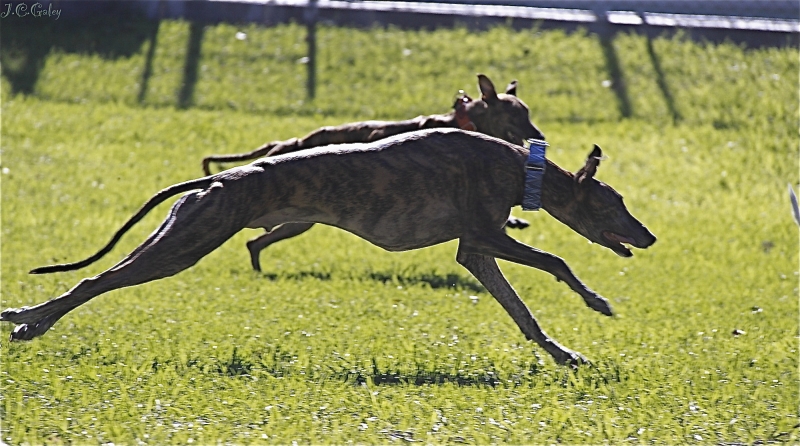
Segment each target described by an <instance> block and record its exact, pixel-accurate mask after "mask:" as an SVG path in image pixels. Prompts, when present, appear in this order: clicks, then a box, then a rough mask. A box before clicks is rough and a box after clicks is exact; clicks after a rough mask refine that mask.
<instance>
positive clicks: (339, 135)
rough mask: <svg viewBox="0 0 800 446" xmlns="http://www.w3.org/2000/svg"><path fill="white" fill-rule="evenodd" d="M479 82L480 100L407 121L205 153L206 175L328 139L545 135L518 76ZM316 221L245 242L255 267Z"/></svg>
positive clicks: (519, 140)
mask: <svg viewBox="0 0 800 446" xmlns="http://www.w3.org/2000/svg"><path fill="white" fill-rule="evenodd" d="M478 87H479V88H480V91H481V99H479V100H472V99H471V98H470V97H469V96H467V95H466V94H461V95H460V96H459V97H458V98H457V99H456V102H455V104H454V105H453V111H452V112H450V113H447V114H444V115H430V116H418V117H416V118H414V119H409V120H406V121H393V122H392V121H364V122H354V123H350V124H344V125H340V126H336V127H323V128H321V129H318V130H315V131H313V132H311V133H309V134H308V135H306V136H305V137H303V138H301V139H297V138H292V139H289V140H287V141H274V142H270V143H267V144H264V145H262V146H261V147H259V148H257V149H255V150H253V151H251V152H247V153H241V154H236V155H212V156H209V157H206V158H204V159H203V171H204V172H205V174H206V175H211V168H210V164H211V163H212V162H215V163H219V162H236V161H249V160H254V159H257V158H261V157H262V156H274V155H279V154H282V153H289V152H294V151H297V150H302V149H310V148H313V147H319V146H325V145H329V144H343V143H354V142H372V141H377V140H379V139H382V138H386V137H389V136H394V135H398V134H401V133H405V132H410V131H414V130H420V129H429V128H461V129H462V130H471V131H476V132H480V133H484V134H487V135H489V136H494V137H496V138H500V139H503V140H506V141H508V142H510V143H513V144H517V145H520V146H521V145H523V142H524V141H525V140H526V139H528V138H534V139H541V140H544V135H543V134H542V132H541V131H540V130H539V129H538V128H537V127H536V126H535V125H534V124H533V123H532V122H531V121H530V118H529V113H528V107H527V106H526V105H525V103H524V102H522V101H521V100H520V99H519V98H517V96H516V95H517V81H516V80H514V81H511V83H510V84H508V87H506V92H505V94H502V93H501V94H498V93H497V92H496V91H495V87H494V84H493V83H492V81H491V80H490V79H489V78H488V77H486V76H484V75H483V74H479V75H478ZM312 226H314V224H313V223H287V224H285V225H281V226H278V227H276V228H274V229H273V230H272V231H270V232H268V233H266V234H264V235H262V236H260V237H257V238H254V239H253V240H250V241H249V242H247V250H248V251H249V252H250V263H251V265H252V266H253V269H255V270H256V271H261V262H260V259H259V254H260V253H261V251H263V250H264V249H266V248H267V247H268V246H269V245H271V244H273V243H275V242H279V241H281V240H285V239H287V238H291V237H294V236H297V235H300V234H302V233H304V232H306V231H308V230H309V229H311V227H312ZM527 226H528V222H527V221H525V220H523V219H521V218H516V217H511V216H509V218H508V221H507V222H506V227H507V228H516V229H523V228H526V227H527Z"/></svg>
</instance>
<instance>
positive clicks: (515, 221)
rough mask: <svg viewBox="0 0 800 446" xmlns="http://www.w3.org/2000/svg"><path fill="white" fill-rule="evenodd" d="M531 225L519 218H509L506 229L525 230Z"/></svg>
mask: <svg viewBox="0 0 800 446" xmlns="http://www.w3.org/2000/svg"><path fill="white" fill-rule="evenodd" d="M530 225H531V224H530V223H528V221H527V220H523V219H521V218H517V217H508V220H506V227H507V228H511V229H525V228H527V227H528V226H530Z"/></svg>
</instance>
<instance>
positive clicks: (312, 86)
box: [303, 0, 319, 100]
mask: <svg viewBox="0 0 800 446" xmlns="http://www.w3.org/2000/svg"><path fill="white" fill-rule="evenodd" d="M317 6H318V5H317V0H308V5H306V9H305V11H304V12H303V18H304V19H305V22H306V43H307V44H308V62H307V63H306V68H307V69H308V77H307V79H306V92H307V94H308V99H309V100H313V99H314V95H315V93H316V91H315V90H316V86H317V16H318V13H319V8H318V7H317Z"/></svg>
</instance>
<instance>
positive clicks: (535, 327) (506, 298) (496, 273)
mask: <svg viewBox="0 0 800 446" xmlns="http://www.w3.org/2000/svg"><path fill="white" fill-rule="evenodd" d="M456 260H457V261H458V263H460V264H461V265H463V266H464V267H465V268H466V269H467V270H468V271H469V272H470V273H472V275H473V276H475V277H476V278H477V279H478V280H479V281H480V282H481V284H483V286H485V287H486V289H487V290H488V291H489V293H491V294H492V296H494V298H495V299H497V301H498V302H499V303H500V305H502V306H503V308H504V309H505V310H506V312H508V314H509V315H510V316H511V318H512V319H514V322H516V323H517V326H518V327H519V328H520V330H522V333H523V334H524V335H525V337H526V338H528V339H529V340H532V341H535V342H536V343H537V344H539V345H540V346H541V347H542V348H543V349H545V350H546V351H547V353H550V355H551V356H552V357H553V359H555V361H556V362H557V363H559V364H573V365H574V364H578V363H581V362H588V361H587V359H586V358H584V357H583V356H582V355H581V354H580V353H578V352H575V351H572V350H570V349H568V348H566V347H564V346H562V345H561V344H559V343H558V342H556V341H555V340H554V339H552V338H550V337H549V336H547V334H546V333H545V332H544V331H542V329H541V328H540V327H539V323H538V322H537V321H536V318H534V317H533V314H532V313H531V311H530V310H529V309H528V307H527V306H526V305H525V303H524V302H523V301H522V299H520V298H519V295H517V292H516V291H514V288H512V287H511V285H510V284H509V283H508V281H507V280H506V279H505V277H503V273H501V272H500V268H498V266H497V262H496V261H495V259H494V258H493V257H489V256H485V255H481V254H468V253H465V252H463V251H462V250H461V249H459V250H458V255H457V256H456Z"/></svg>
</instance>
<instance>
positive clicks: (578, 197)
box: [542, 145, 656, 257]
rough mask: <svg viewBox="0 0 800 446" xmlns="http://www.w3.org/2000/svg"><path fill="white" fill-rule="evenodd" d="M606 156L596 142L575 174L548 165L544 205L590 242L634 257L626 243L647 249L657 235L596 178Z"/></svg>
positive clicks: (543, 195)
mask: <svg viewBox="0 0 800 446" xmlns="http://www.w3.org/2000/svg"><path fill="white" fill-rule="evenodd" d="M602 156H603V152H602V150H601V149H600V147H599V146H597V145H595V146H594V149H593V150H592V152H591V153H590V154H589V157H588V158H587V159H586V164H585V165H584V166H583V167H581V168H580V169H579V170H578V171H577V172H575V173H574V174H570V173H569V172H564V171H561V170H560V169H558V167H556V166H555V165H554V164H552V163H550V164H548V166H547V169H546V170H545V181H544V182H543V191H542V203H543V207H544V208H545V210H547V212H548V213H550V214H551V215H552V216H553V217H555V218H556V219H557V220H559V221H560V222H562V223H564V224H565V225H567V226H569V227H570V228H572V230H574V231H575V232H577V233H578V234H580V235H582V236H584V237H586V238H587V239H589V240H590V241H592V242H594V243H597V244H598V245H602V246H605V247H606V248H608V249H610V250H612V251H614V252H615V253H616V254H617V255H619V256H621V257H630V256H632V255H633V253H632V252H631V250H630V249H628V248H627V247H626V246H625V245H624V244H628V245H631V246H634V247H636V248H642V249H643V248H647V247H649V246H650V245H652V244H653V243H655V242H656V237H655V236H654V235H653V234H652V233H650V231H649V230H648V229H647V228H646V227H645V226H644V225H643V224H642V223H641V222H640V221H639V220H637V219H636V218H634V217H633V215H631V214H630V212H628V208H626V207H625V204H624V203H623V201H622V195H620V194H619V193H617V191H615V190H614V189H613V188H612V187H611V186H609V185H607V184H605V183H603V182H600V181H598V180H596V179H595V178H594V175H595V173H596V172H597V167H598V166H599V165H600V160H601V158H602ZM548 180H549V181H548Z"/></svg>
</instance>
